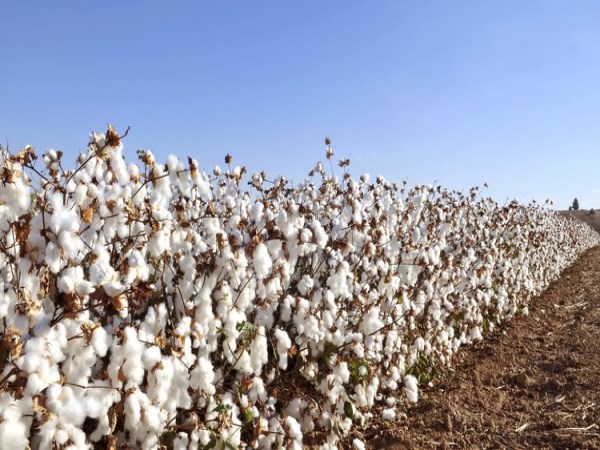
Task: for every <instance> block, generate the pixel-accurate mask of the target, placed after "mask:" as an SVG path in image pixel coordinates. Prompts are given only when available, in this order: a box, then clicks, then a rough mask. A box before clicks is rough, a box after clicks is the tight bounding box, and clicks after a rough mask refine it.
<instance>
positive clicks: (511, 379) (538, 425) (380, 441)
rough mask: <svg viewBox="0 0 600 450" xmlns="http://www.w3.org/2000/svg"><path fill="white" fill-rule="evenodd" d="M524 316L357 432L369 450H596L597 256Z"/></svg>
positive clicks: (599, 427)
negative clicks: (389, 415)
mask: <svg viewBox="0 0 600 450" xmlns="http://www.w3.org/2000/svg"><path fill="white" fill-rule="evenodd" d="M529 310H530V314H529V316H527V317H519V318H516V319H514V320H512V321H511V322H510V323H506V324H504V326H503V327H502V328H501V330H497V331H496V332H495V333H494V334H493V335H491V336H488V337H487V339H486V340H485V342H483V343H481V344H478V345H476V346H472V347H470V348H464V349H462V350H461V351H460V352H459V353H458V354H457V356H456V357H455V359H454V361H453V363H452V367H451V368H450V369H449V370H448V371H447V373H446V374H445V375H444V376H443V377H441V378H438V379H437V380H435V382H434V383H435V384H434V386H433V387H432V388H425V389H424V390H423V391H422V392H421V399H420V401H419V403H418V404H417V405H416V406H414V407H413V408H409V409H407V410H406V411H404V412H405V414H406V417H402V416H403V415H402V414H399V416H400V417H399V418H398V419H397V420H396V421H395V422H383V423H379V424H376V426H375V427H374V428H373V429H372V430H371V431H368V432H367V433H365V435H364V437H365V438H366V441H367V442H369V446H370V448H374V449H390V450H401V449H402V450H403V449H600V247H595V248H593V249H591V250H588V251H587V252H586V253H585V254H584V255H582V257H581V258H580V259H579V260H578V261H577V262H576V263H575V264H574V265H573V266H572V267H571V268H569V269H567V270H566V271H565V272H564V273H563V275H562V276H561V278H560V279H559V280H557V281H556V282H554V283H553V284H552V285H551V286H550V287H549V288H548V290H547V291H546V292H544V293H543V294H542V295H541V296H540V297H539V298H536V299H533V300H532V302H531V304H530V307H529ZM503 331H504V332H505V333H503Z"/></svg>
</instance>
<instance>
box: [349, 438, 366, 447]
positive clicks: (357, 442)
mask: <svg viewBox="0 0 600 450" xmlns="http://www.w3.org/2000/svg"><path fill="white" fill-rule="evenodd" d="M352 446H353V447H354V448H355V449H356V450H365V443H364V442H363V441H361V440H360V439H358V438H356V439H354V440H353V441H352Z"/></svg>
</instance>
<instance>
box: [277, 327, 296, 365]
mask: <svg viewBox="0 0 600 450" xmlns="http://www.w3.org/2000/svg"><path fill="white" fill-rule="evenodd" d="M274 336H275V339H276V341H277V355H278V357H279V368H280V369H282V370H285V369H286V368H287V365H288V353H287V351H288V350H289V349H290V348H292V341H291V340H290V337H289V335H288V334H287V333H286V332H285V331H284V330H282V329H280V328H276V329H275V332H274Z"/></svg>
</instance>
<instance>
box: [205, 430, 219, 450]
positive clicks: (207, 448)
mask: <svg viewBox="0 0 600 450" xmlns="http://www.w3.org/2000/svg"><path fill="white" fill-rule="evenodd" d="M216 446H217V438H216V437H215V435H214V434H213V435H212V436H211V437H210V441H208V444H206V445H205V446H204V447H203V448H202V450H210V449H212V448H215V447H216Z"/></svg>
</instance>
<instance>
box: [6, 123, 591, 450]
mask: <svg viewBox="0 0 600 450" xmlns="http://www.w3.org/2000/svg"><path fill="white" fill-rule="evenodd" d="M121 138H122V136H121V137H120V136H119V135H118V134H117V132H116V131H115V130H114V129H113V128H112V127H109V129H108V131H107V132H106V133H94V134H92V135H91V139H90V143H89V146H88V150H87V152H86V153H85V154H81V155H80V157H79V159H78V161H77V165H76V168H75V169H71V170H66V169H65V168H64V166H63V162H62V155H61V153H60V152H56V151H54V150H50V151H48V152H47V153H45V154H44V155H43V157H42V158H40V159H38V158H37V155H36V154H35V152H34V151H33V149H32V148H31V147H26V148H24V149H22V150H21V151H19V152H17V153H16V154H11V153H9V152H7V151H2V152H1V154H0V176H1V178H0V320H1V321H0V331H1V333H2V343H1V347H0V442H1V443H2V445H5V446H7V448H12V449H24V448H28V446H29V447H31V448H39V449H57V448H58V449H80V448H82V449H83V448H111V449H116V448H145V449H154V448H175V449H185V448H190V449H196V448H204V449H208V448H298V449H299V448H302V446H303V445H317V446H320V447H322V448H338V447H339V446H341V445H346V444H348V445H353V446H354V447H355V448H357V449H361V448H364V446H365V444H364V443H363V442H362V441H361V440H360V433H359V432H358V431H359V430H360V429H361V428H362V427H364V426H365V425H366V424H368V423H369V420H370V419H371V418H373V415H374V414H375V411H377V414H382V415H383V418H386V419H391V418H393V417H394V415H395V411H396V410H397V409H398V408H402V407H403V406H404V405H406V404H408V403H410V402H416V401H417V400H418V395H419V393H418V385H419V384H420V383H424V382H427V381H428V380H430V379H431V378H432V377H434V376H435V375H436V373H437V371H438V370H439V369H440V368H441V367H443V366H444V365H446V364H448V363H449V362H450V358H451V356H452V354H453V353H454V352H456V351H457V350H458V349H459V347H461V346H462V345H465V344H468V343H471V342H473V341H477V340H479V339H481V338H482V336H483V335H484V334H485V333H486V332H488V331H491V330H493V329H494V328H495V327H496V326H498V324H500V323H501V322H503V321H504V320H506V319H508V318H511V317H512V316H514V315H516V314H519V313H527V307H528V303H529V300H530V299H531V298H532V296H534V295H536V294H538V293H539V292H540V291H541V290H543V289H544V288H545V287H546V286H547V285H548V283H550V282H551V281H552V280H554V279H555V278H556V277H557V276H558V275H559V273H560V272H561V271H562V270H563V269H564V268H565V267H566V266H568V265H569V264H571V263H572V262H573V261H574V260H575V259H576V258H577V257H578V255H579V254H580V253H581V252H582V251H584V250H585V249H587V248H589V247H591V246H593V245H596V244H598V243H599V236H598V234H596V233H595V232H594V231H593V230H592V229H591V228H589V227H588V226H586V225H584V224H582V223H580V222H577V221H575V220H572V219H570V218H565V217H561V216H559V215H557V214H555V213H553V212H551V211H549V210H547V209H545V208H543V207H540V206H537V205H535V204H532V205H527V206H523V205H519V204H517V203H516V202H512V203H509V204H506V205H500V204H497V203H496V202H494V201H493V200H491V199H489V198H481V196H480V193H479V191H478V190H477V189H473V190H471V191H470V192H469V193H468V194H463V193H460V192H450V191H448V190H445V189H442V188H441V187H437V186H417V187H414V188H413V189H410V190H407V189H406V187H405V186H404V185H397V184H395V183H390V182H388V181H386V180H384V179H383V178H377V179H376V180H374V181H371V180H370V179H369V177H368V176H366V175H364V176H362V177H360V178H359V179H354V178H352V177H351V176H350V175H349V174H348V173H347V165H348V161H347V160H342V161H340V163H339V166H340V168H338V169H337V171H338V175H339V178H336V177H334V176H333V173H332V171H330V170H329V167H328V168H327V170H326V167H324V166H323V165H322V164H318V165H317V166H316V167H315V168H314V170H313V171H312V172H311V173H310V175H309V177H308V178H307V179H306V181H305V182H304V183H302V184H300V185H297V186H292V185H291V184H290V183H289V182H288V181H287V180H285V179H284V178H282V177H279V178H276V179H271V180H269V179H267V176H266V174H264V173H256V174H254V175H252V176H249V177H246V173H245V172H246V170H245V168H243V167H234V166H233V165H232V160H231V157H229V156H228V157H226V160H225V163H226V166H225V168H224V169H221V168H220V167H218V166H217V167H214V169H213V170H212V171H202V170H201V169H200V166H199V164H198V163H197V162H196V161H194V160H192V159H188V160H187V162H186V163H183V162H182V161H180V160H179V159H177V158H176V157H174V156H170V157H169V158H168V160H167V162H166V164H161V163H158V162H157V161H155V159H154V156H153V155H152V153H151V152H149V151H140V152H138V156H139V162H138V163H132V164H127V163H126V161H125V159H124V157H123V153H122V143H121ZM332 156H333V152H332V151H331V148H330V146H329V145H328V146H327V158H328V159H329V161H330V162H331V158H332ZM40 160H41V161H40ZM127 446H129V447H127Z"/></svg>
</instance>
